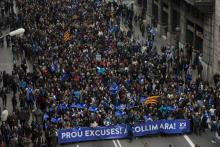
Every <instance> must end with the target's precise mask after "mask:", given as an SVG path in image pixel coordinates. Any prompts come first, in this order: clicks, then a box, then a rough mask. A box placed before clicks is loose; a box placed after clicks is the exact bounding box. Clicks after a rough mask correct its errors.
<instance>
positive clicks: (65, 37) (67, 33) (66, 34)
mask: <svg viewBox="0 0 220 147" xmlns="http://www.w3.org/2000/svg"><path fill="white" fill-rule="evenodd" d="M63 40H64V42H67V41H69V40H70V33H69V32H68V31H66V32H65V33H64V35H63Z"/></svg>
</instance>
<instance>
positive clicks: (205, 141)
mask: <svg viewBox="0 0 220 147" xmlns="http://www.w3.org/2000/svg"><path fill="white" fill-rule="evenodd" d="M212 135H213V134H212V133H210V132H208V133H204V134H202V136H196V135H187V136H188V137H189V138H190V140H189V142H188V141H187V140H186V138H187V136H186V135H185V137H184V135H179V136H152V137H148V136H147V137H141V138H136V139H133V141H132V142H130V141H129V140H126V139H118V140H117V139H116V140H104V141H92V142H82V143H75V144H69V145H61V146H62V147H169V145H170V144H171V145H172V147H194V146H192V145H193V144H194V145H195V144H199V145H200V146H201V147H219V145H220V142H218V143H217V144H212V143H211V138H212V137H211V136H212ZM190 143H191V144H190Z"/></svg>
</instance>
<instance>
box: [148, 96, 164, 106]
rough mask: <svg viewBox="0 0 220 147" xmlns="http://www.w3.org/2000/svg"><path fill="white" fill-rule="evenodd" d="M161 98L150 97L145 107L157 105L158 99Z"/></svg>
mask: <svg viewBox="0 0 220 147" xmlns="http://www.w3.org/2000/svg"><path fill="white" fill-rule="evenodd" d="M159 97H160V96H150V97H148V98H147V99H146V100H145V102H144V105H148V104H156V103H157V99H158V98H159Z"/></svg>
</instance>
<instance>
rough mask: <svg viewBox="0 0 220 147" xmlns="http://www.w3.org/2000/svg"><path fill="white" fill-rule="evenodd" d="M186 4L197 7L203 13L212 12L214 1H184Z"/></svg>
mask: <svg viewBox="0 0 220 147" xmlns="http://www.w3.org/2000/svg"><path fill="white" fill-rule="evenodd" d="M185 1H186V2H187V3H189V4H191V5H193V6H195V7H197V8H198V9H199V10H200V11H201V12H203V13H212V12H213V11H214V6H215V0H185Z"/></svg>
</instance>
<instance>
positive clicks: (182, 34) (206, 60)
mask: <svg viewBox="0 0 220 147" xmlns="http://www.w3.org/2000/svg"><path fill="white" fill-rule="evenodd" d="M143 1H146V2H145V3H146V5H147V6H146V7H147V16H146V17H147V20H148V23H149V24H151V25H157V28H158V34H159V35H160V36H162V37H163V38H164V39H166V40H167V41H168V42H169V44H170V45H174V44H175V38H176V36H177V33H178V32H177V31H176V28H177V27H178V28H179V46H180V47H184V46H185V45H186V44H187V43H188V44H191V45H192V46H193V52H194V53H196V52H198V53H201V55H202V64H203V78H204V79H205V80H211V79H212V76H213V74H215V73H219V72H220V0H143Z"/></svg>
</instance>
